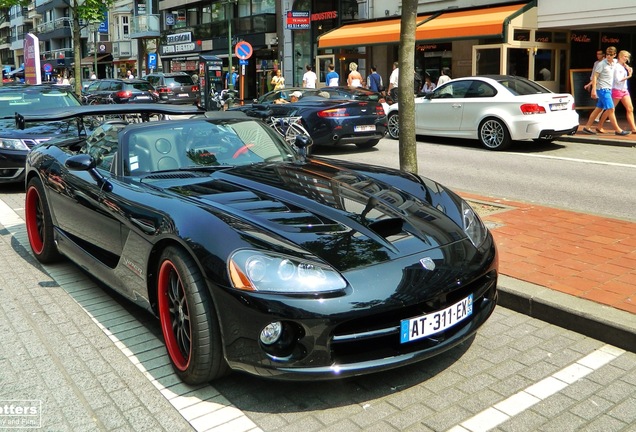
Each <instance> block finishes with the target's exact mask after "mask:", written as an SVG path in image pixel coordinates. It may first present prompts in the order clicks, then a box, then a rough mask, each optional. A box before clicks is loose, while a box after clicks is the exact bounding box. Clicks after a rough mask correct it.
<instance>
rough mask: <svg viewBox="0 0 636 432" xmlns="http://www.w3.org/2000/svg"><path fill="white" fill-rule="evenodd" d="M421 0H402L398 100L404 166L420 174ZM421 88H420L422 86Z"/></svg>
mask: <svg viewBox="0 0 636 432" xmlns="http://www.w3.org/2000/svg"><path fill="white" fill-rule="evenodd" d="M417 3H418V1H417V0H403V1H402V18H401V20H400V47H399V51H398V52H399V60H398V61H399V68H400V71H399V75H398V101H399V104H400V125H399V126H400V144H399V149H400V150H399V154H400V169H401V170H403V171H407V172H411V173H415V174H417V147H416V146H417V143H416V141H415V97H414V95H415V88H414V85H413V82H414V80H413V74H414V72H415V25H416V20H417ZM418 90H419V89H418Z"/></svg>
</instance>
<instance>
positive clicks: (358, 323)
mask: <svg viewBox="0 0 636 432" xmlns="http://www.w3.org/2000/svg"><path fill="white" fill-rule="evenodd" d="M496 284H497V278H496V273H495V272H493V273H490V274H488V275H485V276H483V277H482V278H480V279H478V280H476V281H474V282H473V283H471V284H468V285H465V286H464V287H462V288H461V289H459V290H457V291H453V292H452V293H450V294H447V295H445V299H444V301H443V303H444V304H445V305H451V304H453V303H456V302H458V301H459V300H461V299H463V298H465V297H467V296H468V295H470V294H473V317H474V316H475V315H476V314H477V313H479V311H480V310H481V309H482V308H483V307H484V306H485V304H486V303H487V302H492V301H494V300H495V298H496ZM438 304H440V299H438V298H431V299H428V300H427V301H425V302H422V303H420V304H417V305H412V306H409V307H404V308H401V309H398V310H395V311H392V312H390V313H386V314H382V315H373V317H371V318H369V317H365V318H360V319H357V320H353V321H349V322H347V323H343V324H341V325H340V326H338V327H337V328H336V329H335V331H334V335H333V337H332V341H331V355H332V359H333V361H335V362H337V363H339V364H348V363H357V362H363V361H371V360H374V359H378V358H385V357H394V356H399V355H403V354H408V353H412V352H417V351H422V350H425V349H428V348H432V347H434V346H436V345H439V344H441V343H442V342H443V341H445V340H446V339H448V338H450V337H452V336H453V335H455V334H457V333H458V332H459V331H461V330H462V329H463V328H464V327H466V326H467V325H469V324H470V322H471V319H470V318H469V319H466V320H464V321H462V322H460V323H458V324H457V325H455V326H453V327H450V328H449V329H447V330H446V331H443V332H440V333H437V334H435V335H432V336H430V337H428V338H422V339H420V340H417V341H413V342H409V343H405V344H402V343H400V322H401V321H402V320H404V319H408V318H413V317H416V316H420V315H422V314H427V313H431V312H435V311H437V310H439V309H438V307H437V306H433V307H431V305H438ZM444 307H445V306H444Z"/></svg>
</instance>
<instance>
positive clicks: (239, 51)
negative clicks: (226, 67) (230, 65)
mask: <svg viewBox="0 0 636 432" xmlns="http://www.w3.org/2000/svg"><path fill="white" fill-rule="evenodd" d="M253 52H254V49H253V48H252V45H251V44H250V43H249V42H245V41H240V42H239V43H237V44H236V46H235V47H234V54H236V56H237V57H238V58H239V59H240V60H247V59H248V58H250V57H252V53H253Z"/></svg>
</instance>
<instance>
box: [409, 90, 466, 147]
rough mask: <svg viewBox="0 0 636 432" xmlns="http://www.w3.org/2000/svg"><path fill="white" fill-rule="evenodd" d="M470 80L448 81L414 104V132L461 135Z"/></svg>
mask: <svg viewBox="0 0 636 432" xmlns="http://www.w3.org/2000/svg"><path fill="white" fill-rule="evenodd" d="M471 83H472V81H471V80H461V81H450V82H448V83H446V84H444V85H442V86H440V87H438V88H436V89H435V90H434V91H433V93H431V94H430V95H428V96H426V97H425V98H424V100H423V101H422V103H418V104H415V125H416V127H415V130H416V133H418V134H422V135H445V136H459V135H461V124H462V116H463V110H464V103H465V95H466V93H467V91H468V88H469V87H470V85H471Z"/></svg>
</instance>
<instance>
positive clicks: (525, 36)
mask: <svg viewBox="0 0 636 432" xmlns="http://www.w3.org/2000/svg"><path fill="white" fill-rule="evenodd" d="M513 37H514V40H516V41H525V42H529V41H530V30H522V29H515V31H514V36H513Z"/></svg>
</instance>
